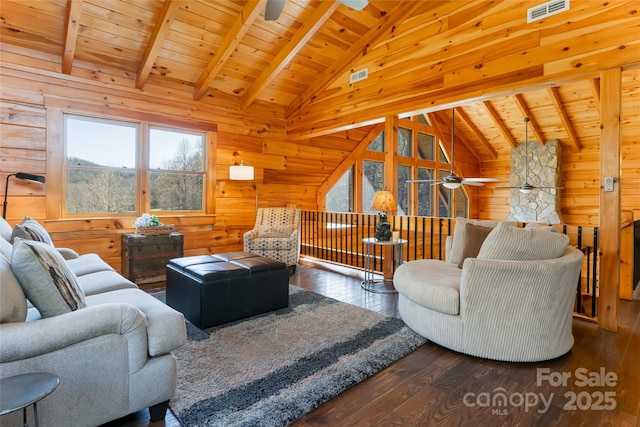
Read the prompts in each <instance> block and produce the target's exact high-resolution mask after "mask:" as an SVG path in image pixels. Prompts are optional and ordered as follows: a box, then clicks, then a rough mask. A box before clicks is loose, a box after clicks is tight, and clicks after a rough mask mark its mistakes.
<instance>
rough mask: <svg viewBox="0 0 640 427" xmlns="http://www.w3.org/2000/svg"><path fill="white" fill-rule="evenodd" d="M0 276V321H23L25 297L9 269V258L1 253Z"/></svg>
mask: <svg viewBox="0 0 640 427" xmlns="http://www.w3.org/2000/svg"><path fill="white" fill-rule="evenodd" d="M3 240H4V239H3ZM7 244H8V242H7ZM0 278H1V281H0V323H14V322H24V321H25V319H26V318H27V297H25V296H24V292H23V290H22V288H21V287H20V283H19V282H18V279H17V278H16V276H15V275H14V274H13V271H11V264H10V263H9V260H8V259H7V258H5V257H4V256H3V255H0Z"/></svg>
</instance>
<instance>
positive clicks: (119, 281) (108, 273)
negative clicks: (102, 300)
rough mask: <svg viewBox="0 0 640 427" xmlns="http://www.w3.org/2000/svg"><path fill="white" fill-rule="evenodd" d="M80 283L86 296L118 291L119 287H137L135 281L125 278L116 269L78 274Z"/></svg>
mask: <svg viewBox="0 0 640 427" xmlns="http://www.w3.org/2000/svg"><path fill="white" fill-rule="evenodd" d="M78 284H79V285H80V289H82V292H84V294H85V296H89V295H95V294H101V293H104V292H111V291H116V290H118V289H129V288H131V289H137V288H138V286H136V284H135V283H133V282H132V281H130V280H127V279H125V278H124V277H122V276H121V275H120V274H118V273H117V272H116V271H115V270H104V271H96V272H95V273H89V274H84V275H82V276H78Z"/></svg>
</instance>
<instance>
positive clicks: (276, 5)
mask: <svg viewBox="0 0 640 427" xmlns="http://www.w3.org/2000/svg"><path fill="white" fill-rule="evenodd" d="M285 1H286V0H268V1H267V6H266V7H265V9H264V19H265V20H266V21H275V20H277V19H278V17H279V16H280V13H282V9H283V8H284V3H285ZM337 1H338V2H339V3H342V4H344V5H347V6H349V7H350V8H351V9H355V10H362V9H364V7H365V6H366V5H368V4H369V0H337Z"/></svg>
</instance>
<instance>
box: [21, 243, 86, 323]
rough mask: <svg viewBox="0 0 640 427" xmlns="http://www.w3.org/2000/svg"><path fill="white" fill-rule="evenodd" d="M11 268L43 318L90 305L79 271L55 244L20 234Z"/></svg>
mask: <svg viewBox="0 0 640 427" xmlns="http://www.w3.org/2000/svg"><path fill="white" fill-rule="evenodd" d="M11 269H12V270H13V274H14V275H15V276H16V278H17V279H18V281H19V282H20V286H21V287H22V290H23V291H24V293H25V295H26V296H27V298H28V299H29V301H31V303H32V304H33V305H34V306H35V307H36V308H37V309H38V311H40V315H41V316H42V317H43V318H45V317H53V316H58V315H60V314H64V313H69V312H71V311H75V310H78V309H80V308H84V307H86V301H85V298H84V293H83V292H82V290H81V289H80V286H79V285H78V280H77V278H76V275H75V274H73V272H72V271H71V270H70V269H69V267H68V266H67V264H66V263H65V261H64V258H62V255H60V254H59V253H58V251H56V249H55V248H54V247H53V246H51V245H48V244H46V243H42V242H36V241H33V240H23V239H20V238H17V239H16V240H15V242H14V244H13V253H12V254H11Z"/></svg>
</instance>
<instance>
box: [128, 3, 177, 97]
mask: <svg viewBox="0 0 640 427" xmlns="http://www.w3.org/2000/svg"><path fill="white" fill-rule="evenodd" d="M179 6H180V2H178V1H176V0H165V2H164V3H163V4H162V10H161V11H160V16H158V20H157V21H156V25H155V28H154V29H153V33H151V37H150V38H149V43H147V48H146V49H145V51H144V55H142V60H141V61H140V65H139V66H138V72H137V74H136V88H138V89H142V87H143V86H144V84H145V82H146V81H147V78H148V77H149V73H150V72H151V67H153V64H154V63H155V62H156V58H157V57H158V52H159V51H160V48H161V47H162V43H163V42H164V39H165V38H166V37H167V34H168V33H169V29H170V28H171V23H172V22H173V18H174V17H175V16H176V12H177V10H178V7H179Z"/></svg>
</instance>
